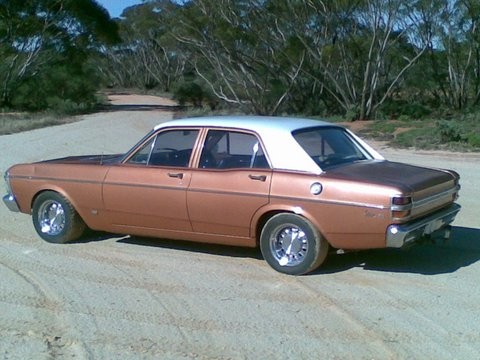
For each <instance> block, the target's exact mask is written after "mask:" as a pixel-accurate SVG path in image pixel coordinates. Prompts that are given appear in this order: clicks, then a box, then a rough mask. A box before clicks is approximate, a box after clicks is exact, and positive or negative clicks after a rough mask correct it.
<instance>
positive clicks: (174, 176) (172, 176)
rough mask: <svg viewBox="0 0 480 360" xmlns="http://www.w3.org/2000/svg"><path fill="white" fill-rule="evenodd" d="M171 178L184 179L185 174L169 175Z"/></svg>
mask: <svg viewBox="0 0 480 360" xmlns="http://www.w3.org/2000/svg"><path fill="white" fill-rule="evenodd" d="M168 176H170V177H171V178H177V179H183V173H168Z"/></svg>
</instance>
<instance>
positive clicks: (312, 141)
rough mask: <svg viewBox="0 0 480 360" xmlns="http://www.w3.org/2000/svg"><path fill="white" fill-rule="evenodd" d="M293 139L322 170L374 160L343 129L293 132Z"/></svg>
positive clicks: (329, 128) (320, 128)
mask: <svg viewBox="0 0 480 360" xmlns="http://www.w3.org/2000/svg"><path fill="white" fill-rule="evenodd" d="M293 137H294V138H295V140H296V141H297V142H298V143H299V144H300V146H301V147H302V148H303V150H305V152H306V153H307V154H308V155H309V156H310V157H311V158H312V159H313V161H315V163H316V164H317V165H318V166H320V168H321V169H322V170H326V169H328V168H331V167H334V166H338V165H342V164H349V163H352V162H355V161H360V160H370V159H372V156H370V155H369V154H368V153H367V151H366V150H365V149H363V148H362V147H361V146H360V145H359V144H358V143H357V142H356V141H355V140H354V139H353V138H352V137H351V136H350V135H349V134H348V132H346V131H345V130H344V129H342V128H338V127H316V128H308V129H302V130H297V131H295V132H293Z"/></svg>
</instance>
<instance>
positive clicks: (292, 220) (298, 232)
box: [260, 213, 329, 275]
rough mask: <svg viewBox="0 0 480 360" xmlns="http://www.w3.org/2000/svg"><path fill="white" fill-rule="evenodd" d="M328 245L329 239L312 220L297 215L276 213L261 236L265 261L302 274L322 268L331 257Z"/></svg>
mask: <svg viewBox="0 0 480 360" xmlns="http://www.w3.org/2000/svg"><path fill="white" fill-rule="evenodd" d="M328 248H329V245H328V242H327V241H326V240H325V239H324V238H323V236H322V235H321V234H320V232H319V231H318V230H317V229H316V228H315V227H314V226H313V225H312V223H311V222H310V221H308V220H307V219H306V218H304V217H302V216H299V215H296V214H290V213H281V214H277V215H275V216H273V217H272V218H270V219H269V220H268V221H267V223H266V224H265V226H264V227H263V229H262V233H261V235H260V249H261V251H262V255H263V257H264V259H265V261H266V262H267V263H268V264H269V265H270V266H271V267H272V268H274V269H275V270H277V271H278V272H281V273H284V274H289V275H302V274H305V273H308V272H310V271H313V270H315V269H316V268H318V267H319V266H320V265H321V264H322V263H323V261H324V260H325V258H326V257H327V254H328Z"/></svg>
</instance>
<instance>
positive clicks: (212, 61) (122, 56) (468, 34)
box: [0, 0, 480, 120]
mask: <svg viewBox="0 0 480 360" xmlns="http://www.w3.org/2000/svg"><path fill="white" fill-rule="evenodd" d="M479 26H480V2H479V1H478V0H249V1H245V0H190V1H179V0H175V1H172V0H144V1H143V3H142V4H140V5H137V6H133V7H130V8H127V9H126V10H125V11H124V13H123V14H122V16H121V17H120V18H119V19H114V21H112V20H111V19H110V18H109V16H108V13H107V12H106V10H105V9H103V8H102V7H101V6H100V5H98V3H96V1H94V0H8V1H5V0H3V1H2V0H0V59H1V60H2V61H1V62H0V86H1V88H0V90H1V98H0V101H1V105H2V106H3V107H20V108H27V109H41V108H46V107H49V106H53V105H55V104H57V105H58V103H61V104H64V103H75V104H81V103H89V102H92V101H94V99H93V96H94V94H95V91H96V90H97V89H98V87H99V86H112V87H124V88H132V87H133V88H141V89H158V90H160V91H167V92H173V93H174V94H175V96H176V98H177V99H178V100H179V101H180V102H181V103H184V102H185V103H190V104H193V105H196V106H205V105H209V106H211V107H212V108H213V107H234V108H237V109H239V110H241V111H243V112H247V113H257V114H302V115H307V116H310V115H320V116H329V115H339V116H342V117H345V118H346V119H350V120H356V119H373V118H377V119H380V118H383V117H389V118H396V117H401V116H408V117H412V118H421V117H423V116H427V115H430V114H432V113H437V112H442V114H448V113H449V112H458V111H469V110H472V109H476V108H477V107H478V106H479V105H480V29H479Z"/></svg>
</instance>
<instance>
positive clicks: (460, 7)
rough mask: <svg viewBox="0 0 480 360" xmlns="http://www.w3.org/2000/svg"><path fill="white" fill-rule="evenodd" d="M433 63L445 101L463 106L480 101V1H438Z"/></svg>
mask: <svg viewBox="0 0 480 360" xmlns="http://www.w3.org/2000/svg"><path fill="white" fill-rule="evenodd" d="M437 6H438V7H439V9H438V10H439V11H438V16H437V17H436V19H435V38H434V41H433V42H432V43H431V46H430V61H431V62H430V66H431V71H432V77H433V79H435V83H436V88H437V91H438V93H439V94H440V96H441V99H442V103H443V104H445V105H447V106H448V107H450V108H453V109H457V110H461V109H464V108H467V107H469V106H472V105H479V104H480V3H479V2H478V1H477V0H443V1H438V3H437Z"/></svg>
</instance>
